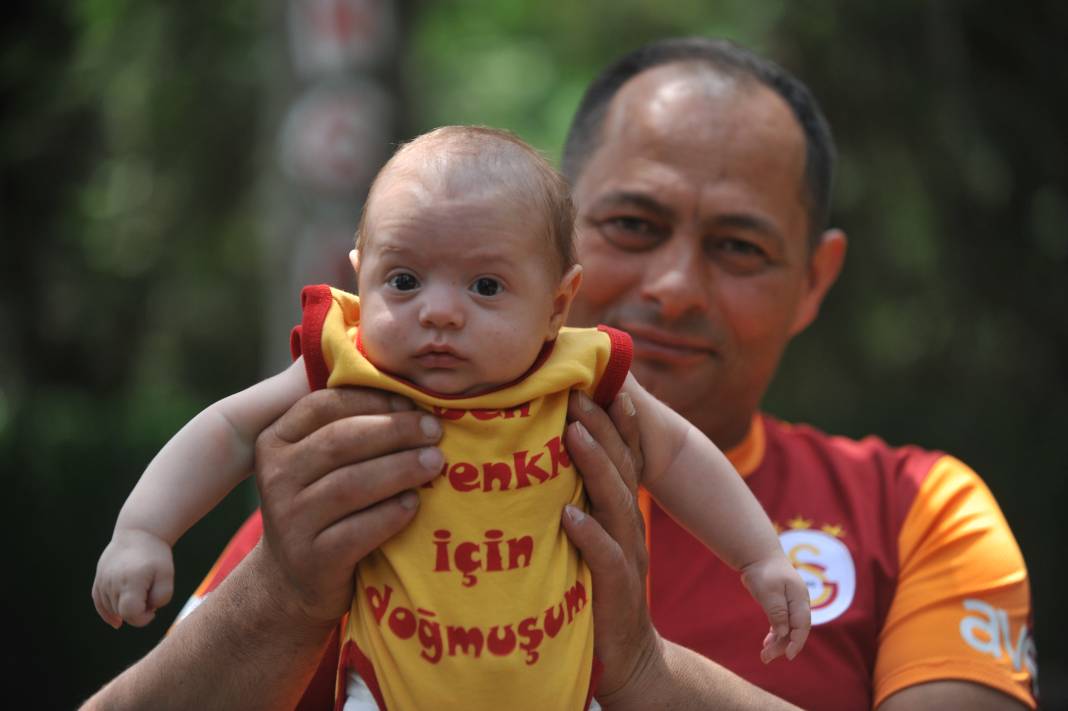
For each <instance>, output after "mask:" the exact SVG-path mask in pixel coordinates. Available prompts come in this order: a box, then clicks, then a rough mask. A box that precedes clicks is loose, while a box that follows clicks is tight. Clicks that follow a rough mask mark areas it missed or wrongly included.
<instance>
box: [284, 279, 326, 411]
mask: <svg viewBox="0 0 1068 711" xmlns="http://www.w3.org/2000/svg"><path fill="white" fill-rule="evenodd" d="M333 301H334V297H333V295H332V294H331V293H330V287H329V286H327V285H326V284H316V285H315V286H306V287H304V288H303V289H302V290H301V292H300V306H301V309H302V310H303V312H304V316H303V319H302V320H301V325H300V332H299V333H298V334H297V336H296V337H297V339H298V345H299V346H300V349H301V350H300V352H301V354H302V355H303V356H304V370H305V372H306V373H307V374H308V386H309V387H310V388H311V389H312V390H322V389H323V388H325V387H326V382H327V380H329V378H330V369H329V368H327V367H326V360H325V359H324V358H323V322H324V321H326V314H327V312H329V311H330V305H331V304H332V303H333ZM294 330H295V329H294ZM292 347H293V334H290V348H291V349H292Z"/></svg>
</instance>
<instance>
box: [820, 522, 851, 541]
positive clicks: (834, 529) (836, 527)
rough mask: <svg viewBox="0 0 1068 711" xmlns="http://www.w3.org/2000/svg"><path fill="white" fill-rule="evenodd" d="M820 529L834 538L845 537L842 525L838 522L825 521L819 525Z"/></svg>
mask: <svg viewBox="0 0 1068 711" xmlns="http://www.w3.org/2000/svg"><path fill="white" fill-rule="evenodd" d="M820 530H821V531H823V532H824V533H828V534H830V535H832V536H834V537H835V538H843V537H845V530H844V529H843V528H842V525H841V524H839V523H836V524H830V523H825V524H823V525H822V526H820Z"/></svg>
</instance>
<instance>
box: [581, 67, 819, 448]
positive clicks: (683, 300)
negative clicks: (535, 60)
mask: <svg viewBox="0 0 1068 711" xmlns="http://www.w3.org/2000/svg"><path fill="white" fill-rule="evenodd" d="M601 138H602V141H601V143H600V146H599V148H598V149H597V150H596V151H595V152H594V153H593V155H591V156H590V158H589V160H588V161H587V163H586V166H585V168H584V170H583V172H582V173H581V175H580V176H579V178H578V180H577V183H576V185H575V191H574V195H575V201H576V203H577V207H578V234H579V242H578V248H579V260H580V262H581V264H582V265H583V268H584V270H585V274H586V279H585V284H584V286H583V290H582V291H581V292H580V293H579V295H578V297H577V298H576V300H575V303H574V305H573V308H572V318H571V321H572V323H574V324H575V325H592V324H594V323H598V322H601V323H606V324H608V325H612V326H615V327H617V328H621V329H623V330H625V331H627V332H629V333H630V334H631V336H632V337H633V339H634V347H635V352H634V355H635V358H634V364H633V372H634V374H635V375H636V376H637V378H638V380H639V382H641V383H642V384H643V385H644V386H645V387H646V388H647V389H649V390H650V391H651V392H652V393H653V394H654V395H656V396H657V397H658V398H660V399H661V400H663V401H664V402H666V403H667V404H668V405H670V406H671V407H672V408H674V409H675V410H677V411H678V412H680V413H681V414H683V415H684V416H686V417H687V419H689V420H690V421H691V422H693V423H694V424H695V425H697V426H698V427H699V428H701V429H702V430H703V431H704V432H706V433H707V434H708V435H709V436H710V437H712V439H713V440H715V441H716V442H717V443H718V444H719V445H720V446H722V447H729V446H732V445H734V444H736V443H737V442H739V441H740V440H741V439H742V437H743V436H744V434H745V432H746V431H747V428H748V425H749V421H750V418H751V416H752V413H753V412H754V411H755V410H756V408H757V407H758V406H759V403H760V400H761V398H762V397H763V395H764V391H765V390H766V389H767V386H768V384H769V382H770V380H771V378H772V376H773V374H774V372H775V369H776V367H777V365H778V362H779V358H780V356H781V355H782V352H783V349H784V348H785V346H786V343H787V342H788V341H789V340H790V338H791V337H792V336H793V335H794V334H795V333H797V332H798V331H800V330H801V329H802V328H804V326H805V325H807V323H808V320H810V318H811V315H808V316H807V317H806V316H805V314H804V313H803V312H805V310H806V309H805V308H802V306H803V304H804V302H805V300H806V296H807V295H808V294H809V293H810V292H811V279H810V275H809V247H808V244H807V229H808V221H807V220H808V213H807V210H806V208H805V204H804V202H803V193H802V186H803V182H802V176H803V171H804V165H805V144H804V137H803V134H802V132H801V129H800V127H799V126H798V124H797V121H796V120H795V119H794V117H793V114H792V113H791V112H790V109H789V107H788V106H787V105H786V104H785V102H783V101H782V99H781V98H779V97H778V96H777V95H776V94H774V93H773V92H771V91H770V90H768V89H767V88H766V87H763V86H760V85H753V84H738V83H737V82H735V81H732V80H729V79H724V78H722V77H719V76H717V75H715V74H713V73H712V72H711V71H710V70H708V69H706V68H703V67H699V66H695V65H689V64H673V65H666V66H662V67H658V68H655V69H652V70H649V71H646V72H644V73H642V74H640V75H638V76H637V77H635V78H634V79H632V80H631V81H630V82H628V83H627V84H626V85H624V87H623V88H622V89H621V90H620V92H619V94H617V96H616V97H615V98H614V100H613V102H612V104H611V106H610V108H609V111H608V115H607V117H606V119H605V123H604V126H603V133H602V136H601Z"/></svg>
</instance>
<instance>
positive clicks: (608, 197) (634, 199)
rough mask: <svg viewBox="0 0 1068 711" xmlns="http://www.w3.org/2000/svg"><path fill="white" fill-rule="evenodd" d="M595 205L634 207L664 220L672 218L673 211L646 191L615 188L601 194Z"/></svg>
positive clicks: (673, 215)
mask: <svg viewBox="0 0 1068 711" xmlns="http://www.w3.org/2000/svg"><path fill="white" fill-rule="evenodd" d="M596 205H597V207H601V208H603V207H636V208H639V209H641V210H645V211H646V212H651V213H653V214H654V215H656V216H657V217H661V218H663V219H665V220H670V219H674V217H675V211H674V210H672V209H671V208H670V207H668V206H667V205H665V204H664V203H662V202H660V201H659V200H657V199H656V198H654V197H652V196H651V195H647V194H646V193H637V192H631V191H629V190H617V191H615V192H610V193H607V194H605V195H602V196H601V197H600V198H599V199H598V200H597V203H596Z"/></svg>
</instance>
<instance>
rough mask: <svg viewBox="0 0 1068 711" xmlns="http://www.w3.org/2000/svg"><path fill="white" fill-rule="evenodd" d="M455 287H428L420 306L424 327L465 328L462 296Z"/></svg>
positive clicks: (420, 320)
mask: <svg viewBox="0 0 1068 711" xmlns="http://www.w3.org/2000/svg"><path fill="white" fill-rule="evenodd" d="M455 291H456V290H455V289H451V288H438V289H427V290H426V291H425V292H424V294H423V303H422V304H421V305H420V308H419V324H420V325H421V326H423V327H424V328H451V329H457V328H463V326H464V321H465V318H464V308H463V301H462V297H461V296H460V295H459V294H456V293H455Z"/></svg>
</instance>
